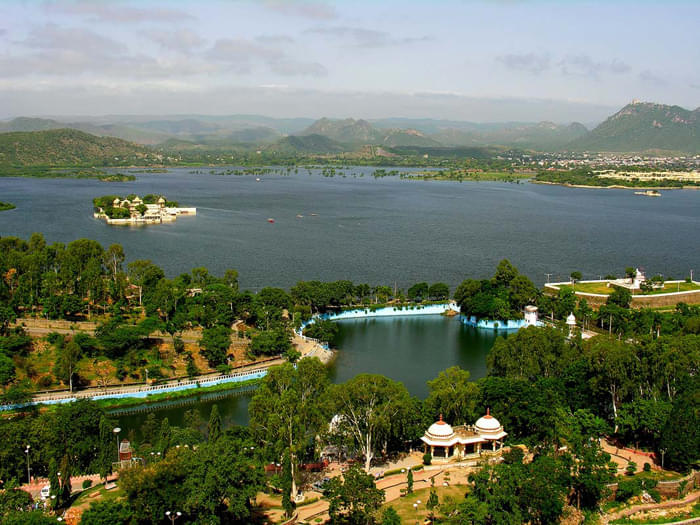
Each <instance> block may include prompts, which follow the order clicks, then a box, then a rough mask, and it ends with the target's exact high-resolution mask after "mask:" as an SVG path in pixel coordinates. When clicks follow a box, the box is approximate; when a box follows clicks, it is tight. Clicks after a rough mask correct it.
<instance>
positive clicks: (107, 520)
mask: <svg viewBox="0 0 700 525" xmlns="http://www.w3.org/2000/svg"><path fill="white" fill-rule="evenodd" d="M132 518H133V513H132V511H131V509H130V508H129V505H128V504H127V503H126V502H124V501H95V502H93V503H92V504H91V505H90V507H89V508H88V509H87V510H86V511H85V512H83V514H82V515H81V516H80V523H81V525H129V524H130V523H131V520H132Z"/></svg>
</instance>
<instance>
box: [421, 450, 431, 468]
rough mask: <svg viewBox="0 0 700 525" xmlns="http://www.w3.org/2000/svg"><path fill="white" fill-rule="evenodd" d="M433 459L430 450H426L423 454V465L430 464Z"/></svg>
mask: <svg viewBox="0 0 700 525" xmlns="http://www.w3.org/2000/svg"><path fill="white" fill-rule="evenodd" d="M432 461H433V456H432V455H431V454H430V452H426V453H425V454H423V465H430V463H431V462H432Z"/></svg>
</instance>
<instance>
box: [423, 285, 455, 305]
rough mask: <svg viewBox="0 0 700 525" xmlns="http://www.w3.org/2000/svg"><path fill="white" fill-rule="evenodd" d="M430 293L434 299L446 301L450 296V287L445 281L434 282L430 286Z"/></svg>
mask: <svg viewBox="0 0 700 525" xmlns="http://www.w3.org/2000/svg"><path fill="white" fill-rule="evenodd" d="M428 295H429V296H430V299H431V300H432V301H444V300H445V299H447V298H448V297H449V296H450V287H449V286H447V285H446V284H445V283H433V284H431V285H430V288H428Z"/></svg>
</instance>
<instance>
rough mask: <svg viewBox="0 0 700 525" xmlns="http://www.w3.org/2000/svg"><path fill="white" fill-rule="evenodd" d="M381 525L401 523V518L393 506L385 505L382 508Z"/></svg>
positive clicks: (399, 524) (398, 524)
mask: <svg viewBox="0 0 700 525" xmlns="http://www.w3.org/2000/svg"><path fill="white" fill-rule="evenodd" d="M381 525H401V518H400V517H399V514H398V513H397V512H396V511H395V510H394V507H387V508H386V509H385V510H384V512H383V514H382V523H381Z"/></svg>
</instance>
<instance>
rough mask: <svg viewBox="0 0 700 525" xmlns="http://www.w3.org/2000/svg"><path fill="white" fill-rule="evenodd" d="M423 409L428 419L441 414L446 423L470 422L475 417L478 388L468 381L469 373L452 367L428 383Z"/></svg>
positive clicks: (457, 367)
mask: <svg viewBox="0 0 700 525" xmlns="http://www.w3.org/2000/svg"><path fill="white" fill-rule="evenodd" d="M428 390H429V393H428V397H427V399H426V400H425V403H424V407H425V411H426V413H427V415H428V417H429V418H431V419H435V418H436V417H437V415H438V414H442V415H443V416H444V417H445V419H446V420H447V421H451V422H453V423H455V422H459V421H472V420H473V419H474V418H475V416H476V403H477V400H478V394H479V387H478V386H477V384H476V383H475V382H473V381H470V380H469V371H468V370H462V369H461V368H460V367H459V366H453V367H451V368H448V369H447V370H443V371H442V372H440V373H439V374H438V376H437V377H436V378H435V379H433V380H431V381H428Z"/></svg>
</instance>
